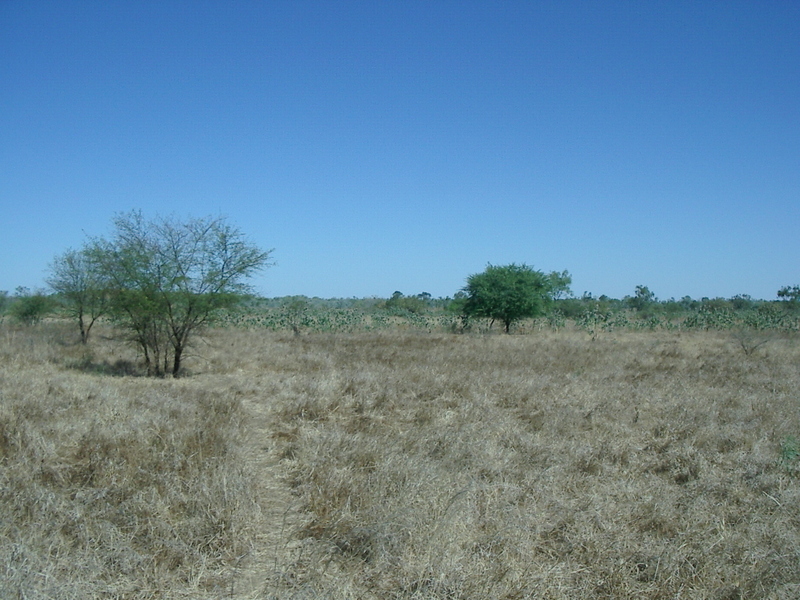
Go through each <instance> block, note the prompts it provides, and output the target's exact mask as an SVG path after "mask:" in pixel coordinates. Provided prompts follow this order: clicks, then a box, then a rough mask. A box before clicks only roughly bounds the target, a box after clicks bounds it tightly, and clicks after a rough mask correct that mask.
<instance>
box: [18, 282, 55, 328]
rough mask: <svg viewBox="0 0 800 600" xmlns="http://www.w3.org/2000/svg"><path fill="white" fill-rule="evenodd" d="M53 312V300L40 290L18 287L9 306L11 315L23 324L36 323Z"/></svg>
mask: <svg viewBox="0 0 800 600" xmlns="http://www.w3.org/2000/svg"><path fill="white" fill-rule="evenodd" d="M51 312H53V301H52V299H51V298H49V297H48V296H46V295H45V294H44V293H42V292H34V293H31V291H30V290H29V289H28V288H26V287H18V288H17V290H16V297H15V298H14V301H13V303H12V304H11V306H10V308H9V313H10V314H11V316H12V317H13V318H14V319H16V320H17V321H19V322H20V323H22V324H24V325H36V324H37V323H39V322H40V321H41V320H42V319H43V318H44V317H46V316H47V315H48V314H50V313H51Z"/></svg>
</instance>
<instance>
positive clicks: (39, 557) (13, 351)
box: [0, 323, 800, 600]
mask: <svg viewBox="0 0 800 600" xmlns="http://www.w3.org/2000/svg"><path fill="white" fill-rule="evenodd" d="M104 333H108V332H106V331H103V330H100V331H98V332H97V334H96V338H95V340H94V341H93V342H92V343H91V344H90V349H89V351H87V350H85V349H84V348H82V347H81V346H80V345H79V344H75V343H74V339H75V334H74V333H73V332H72V331H71V330H69V329H66V328H65V325H64V324H58V323H46V324H43V325H41V326H38V327H36V328H27V329H26V328H15V327H12V326H10V325H4V326H2V327H0V519H2V520H0V561H2V563H0V569H2V571H0V597H2V598H26V599H34V598H35V599H40V598H59V599H61V598H65V599H69V598H76V599H77V598H85V599H92V598H98V599H99V598H120V599H122V598H124V599H145V598H154V599H155V598H219V599H222V598H236V599H244V598H251V599H256V598H263V599H267V598H279V599H284V598H287V599H288V598H296V599H301V598H302V599H316V598H320V599H321V598H330V599H345V598H347V599H356V598H361V599H370V598H374V599H385V598H388V599H401V598H403V599H404V598H408V599H470V600H472V599H474V600H478V599H486V598H505V599H509V600H510V599H523V598H537V599H538V598H542V599H544V598H547V599H562V598H563V599H575V598H587V599H601V598H606V599H617V598H619V599H633V598H637V599H639V598H646V599H657V598H663V599H667V598H686V599H690V598H691V599H709V600H712V599H713V600H734V599H750V598H765V599H767V598H768V599H787V600H788V599H796V598H799V597H800V491H799V490H800V488H799V484H800V456H799V455H800V341H799V340H798V339H796V338H791V337H785V338H780V339H774V340H772V341H770V342H769V343H768V344H765V345H764V346H762V347H760V348H758V349H757V350H756V351H754V352H752V353H751V354H750V355H746V354H745V353H744V352H743V351H742V348H741V346H740V345H739V343H738V342H737V341H736V339H734V338H733V337H732V335H731V334H730V333H727V332H693V333H678V332H663V331H656V332H618V333H613V334H611V333H609V334H606V335H602V336H600V337H599V339H597V340H595V341H590V340H589V339H588V336H587V335H586V334H584V333H580V332H572V331H568V330H567V331H560V332H557V333H555V332H537V333H533V334H529V335H510V336H507V335H499V334H498V335H449V334H436V333H419V334H416V333H413V332H390V331H385V332H380V333H362V334H335V335H334V334H331V335H327V334H309V335H305V336H293V335H288V334H276V333H263V332H258V331H247V330H237V329H226V330H218V331H212V332H209V334H208V335H207V336H206V338H205V339H204V340H203V341H199V342H198V343H197V344H195V346H194V348H193V350H192V355H191V356H187V357H186V367H187V374H186V377H184V378H181V379H177V380H173V379H164V380H155V379H148V378H144V377H139V376H137V375H136V364H135V355H134V354H132V352H131V350H129V349H127V348H125V347H124V346H121V345H120V344H119V343H117V342H112V341H110V340H107V339H104V338H103V334H104Z"/></svg>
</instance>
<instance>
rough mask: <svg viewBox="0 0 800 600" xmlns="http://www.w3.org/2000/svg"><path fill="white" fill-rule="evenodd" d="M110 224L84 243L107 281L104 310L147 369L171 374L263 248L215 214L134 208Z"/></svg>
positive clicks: (240, 289)
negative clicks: (177, 214)
mask: <svg viewBox="0 0 800 600" xmlns="http://www.w3.org/2000/svg"><path fill="white" fill-rule="evenodd" d="M114 226H115V231H114V235H113V237H112V238H111V239H109V240H106V239H102V238H99V239H95V240H93V241H92V243H91V244H90V246H89V248H88V249H87V253H88V255H89V256H90V257H91V262H92V265H93V269H95V271H96V272H97V273H98V275H99V276H100V277H102V278H103V280H104V281H106V282H107V283H108V298H109V302H110V309H111V315H112V317H113V318H114V319H115V321H116V322H117V324H118V325H120V326H121V327H123V328H124V329H126V330H127V331H128V332H129V333H130V339H131V340H132V341H133V342H134V343H136V344H137V345H138V346H139V348H140V350H141V351H142V354H143V356H144V361H145V365H146V367H147V371H148V374H155V375H162V374H165V373H168V372H171V373H172V375H173V376H177V375H178V374H179V372H180V369H181V360H182V358H183V353H184V351H185V350H186V348H187V345H188V344H189V342H190V340H191V339H192V335H193V334H194V333H195V332H196V331H198V330H199V329H201V328H202V327H204V326H205V325H208V324H209V323H210V322H211V320H212V319H213V318H214V316H215V315H216V314H217V313H218V312H219V311H220V310H221V309H224V308H227V307H229V306H231V305H233V304H235V303H236V302H238V300H239V298H240V295H241V294H243V293H245V292H247V291H248V290H249V288H248V287H247V286H246V285H245V283H244V280H245V279H247V278H248V277H250V276H251V275H253V274H254V273H255V272H257V271H258V270H260V269H262V268H264V267H266V266H268V261H269V257H270V251H267V252H264V251H262V250H260V249H259V248H257V247H256V246H254V245H252V244H251V243H249V242H248V241H247V240H246V239H245V237H244V235H243V234H242V233H241V232H240V231H239V230H238V229H236V228H235V227H232V226H231V225H229V224H228V223H227V222H226V221H225V220H224V219H222V218H205V219H192V220H188V221H186V222H178V221H175V220H174V219H165V218H162V219H156V220H152V221H148V220H145V219H144V217H143V216H142V214H141V212H138V211H134V212H131V213H127V214H123V215H120V216H118V217H117V218H116V219H115V220H114Z"/></svg>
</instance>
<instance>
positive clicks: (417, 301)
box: [384, 292, 431, 314]
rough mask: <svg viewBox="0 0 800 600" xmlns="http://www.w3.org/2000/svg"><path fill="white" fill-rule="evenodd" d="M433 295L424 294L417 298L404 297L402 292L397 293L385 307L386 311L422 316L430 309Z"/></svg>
mask: <svg viewBox="0 0 800 600" xmlns="http://www.w3.org/2000/svg"><path fill="white" fill-rule="evenodd" d="M430 298H431V295H430V294H429V293H427V292H422V293H421V294H419V295H417V296H404V295H403V293H402V292H395V293H394V294H392V297H391V298H389V299H388V300H387V301H386V303H385V304H384V306H385V307H386V310H388V311H390V312H394V313H412V314H421V313H424V312H425V311H426V310H427V309H428V303H429V302H430Z"/></svg>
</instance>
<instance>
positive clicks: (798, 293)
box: [778, 285, 800, 302]
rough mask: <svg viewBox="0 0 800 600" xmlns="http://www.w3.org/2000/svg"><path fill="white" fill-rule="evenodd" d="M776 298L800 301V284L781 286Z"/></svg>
mask: <svg viewBox="0 0 800 600" xmlns="http://www.w3.org/2000/svg"><path fill="white" fill-rule="evenodd" d="M778 298H780V299H781V300H788V301H789V302H800V285H793V286H788V285H787V286H784V287H782V288H781V289H779V290H778Z"/></svg>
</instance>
